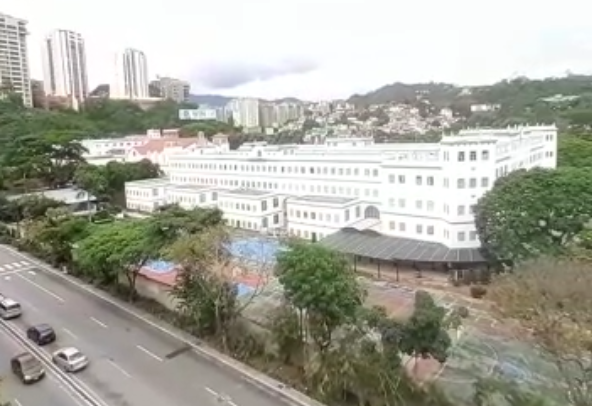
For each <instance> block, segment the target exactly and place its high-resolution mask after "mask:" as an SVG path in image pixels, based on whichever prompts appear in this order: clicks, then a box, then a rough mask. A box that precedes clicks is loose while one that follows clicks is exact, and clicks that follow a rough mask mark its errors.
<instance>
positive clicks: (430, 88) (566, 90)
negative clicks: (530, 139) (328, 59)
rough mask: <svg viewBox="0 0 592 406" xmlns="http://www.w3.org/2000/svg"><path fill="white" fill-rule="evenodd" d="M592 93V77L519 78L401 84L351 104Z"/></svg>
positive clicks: (439, 102)
mask: <svg viewBox="0 0 592 406" xmlns="http://www.w3.org/2000/svg"><path fill="white" fill-rule="evenodd" d="M591 92H592V76H589V75H575V74H570V75H566V76H563V77H550V78H545V79H529V78H527V77H517V78H512V79H507V80H502V81H500V82H498V83H494V84H493V85H486V86H457V85H454V84H451V83H435V82H431V83H411V84H407V83H401V82H395V83H392V84H389V85H385V86H382V87H380V88H378V89H376V90H373V91H371V92H368V93H366V94H354V95H352V96H351V97H350V98H349V99H348V100H347V101H348V102H349V103H352V104H354V105H356V106H359V107H364V106H369V105H376V104H388V103H407V102H414V101H416V100H417V99H418V98H421V99H424V100H429V101H430V103H431V104H434V105H437V106H447V107H448V106H451V105H454V104H458V103H461V104H471V103H474V104H478V103H495V104H498V103H504V102H508V101H512V100H514V99H516V98H518V99H529V101H530V102H535V101H537V100H539V99H541V98H545V97H552V96H556V95H562V96H580V95H583V94H586V95H588V94H590V93H591Z"/></svg>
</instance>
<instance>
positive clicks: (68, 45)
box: [43, 30, 88, 107]
mask: <svg viewBox="0 0 592 406" xmlns="http://www.w3.org/2000/svg"><path fill="white" fill-rule="evenodd" d="M43 76H44V81H43V84H44V90H45V94H46V95H48V96H58V97H68V98H71V100H72V106H75V107H76V106H78V105H79V103H81V102H83V101H84V100H85V99H86V98H87V96H88V71H87V64H86V51H85V48H84V39H82V36H81V35H80V34H78V33H76V32H72V31H67V30H55V31H53V32H52V33H51V34H49V35H48V36H47V37H46V38H45V41H44V43H43Z"/></svg>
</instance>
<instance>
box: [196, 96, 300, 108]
mask: <svg viewBox="0 0 592 406" xmlns="http://www.w3.org/2000/svg"><path fill="white" fill-rule="evenodd" d="M236 98H237V97H232V96H221V95H217V94H190V95H189V102H190V103H195V104H197V105H199V106H203V105H206V106H211V107H224V106H226V105H227V104H228V103H229V102H230V101H231V100H233V99H236ZM259 100H261V101H269V100H265V99H259ZM272 101H273V102H276V103H281V102H286V103H302V100H299V99H296V98H295V97H284V98H282V99H277V100H272Z"/></svg>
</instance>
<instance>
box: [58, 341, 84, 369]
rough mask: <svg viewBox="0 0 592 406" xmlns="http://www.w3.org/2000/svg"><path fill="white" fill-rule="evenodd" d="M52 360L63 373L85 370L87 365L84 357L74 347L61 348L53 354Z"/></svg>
mask: <svg viewBox="0 0 592 406" xmlns="http://www.w3.org/2000/svg"><path fill="white" fill-rule="evenodd" d="M52 360H53V362H54V364H56V365H57V366H58V367H60V368H61V369H62V370H64V371H65V372H77V371H80V370H82V369H84V368H86V367H87V366H88V364H89V361H88V358H87V357H86V355H84V354H83V353H82V352H81V351H80V350H78V349H77V348H74V347H67V348H62V349H61V350H58V351H56V352H54V353H53V356H52Z"/></svg>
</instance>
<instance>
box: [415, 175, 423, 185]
mask: <svg viewBox="0 0 592 406" xmlns="http://www.w3.org/2000/svg"><path fill="white" fill-rule="evenodd" d="M421 183H422V179H421V176H416V177H415V184H416V185H417V186H421Z"/></svg>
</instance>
